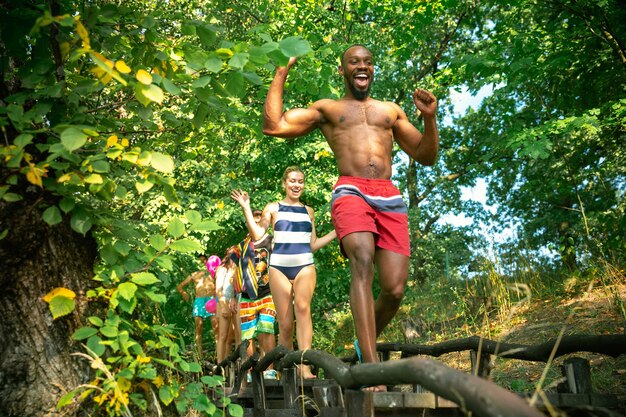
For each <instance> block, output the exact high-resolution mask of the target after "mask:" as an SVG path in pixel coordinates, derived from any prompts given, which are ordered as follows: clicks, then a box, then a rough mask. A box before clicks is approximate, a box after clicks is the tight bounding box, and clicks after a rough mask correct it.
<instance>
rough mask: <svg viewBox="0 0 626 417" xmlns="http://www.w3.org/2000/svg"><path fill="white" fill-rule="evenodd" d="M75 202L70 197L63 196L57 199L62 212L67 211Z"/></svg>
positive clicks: (72, 207)
mask: <svg viewBox="0 0 626 417" xmlns="http://www.w3.org/2000/svg"><path fill="white" fill-rule="evenodd" d="M75 205H76V202H75V201H74V199H73V198H71V197H65V198H64V199H62V200H61V201H59V207H60V208H61V210H63V213H69V212H70V211H72V210H73V209H74V206H75Z"/></svg>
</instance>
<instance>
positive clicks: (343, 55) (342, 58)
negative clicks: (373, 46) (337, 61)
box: [341, 43, 372, 67]
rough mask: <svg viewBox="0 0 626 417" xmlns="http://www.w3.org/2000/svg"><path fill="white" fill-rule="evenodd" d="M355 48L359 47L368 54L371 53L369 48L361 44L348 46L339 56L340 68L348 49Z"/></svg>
mask: <svg viewBox="0 0 626 417" xmlns="http://www.w3.org/2000/svg"><path fill="white" fill-rule="evenodd" d="M355 46H360V47H361V48H365V49H367V50H368V51H369V52H370V54H371V53H372V51H370V48H368V47H367V46H365V45H363V44H361V43H353V44H352V45H350V46H348V47H347V48H346V49H344V51H343V53H342V54H341V66H342V67H343V66H344V65H343V60H344V58H345V57H346V52H348V49H351V48H354V47H355Z"/></svg>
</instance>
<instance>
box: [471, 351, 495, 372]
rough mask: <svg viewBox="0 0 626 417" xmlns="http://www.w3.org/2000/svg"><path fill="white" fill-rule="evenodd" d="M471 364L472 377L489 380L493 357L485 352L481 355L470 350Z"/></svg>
mask: <svg viewBox="0 0 626 417" xmlns="http://www.w3.org/2000/svg"><path fill="white" fill-rule="evenodd" d="M470 362H471V364H472V375H476V376H478V377H480V378H484V379H489V372H491V355H490V354H488V353H485V352H481V353H480V358H479V357H478V352H477V351H475V350H473V349H472V350H470Z"/></svg>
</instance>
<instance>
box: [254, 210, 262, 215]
mask: <svg viewBox="0 0 626 417" xmlns="http://www.w3.org/2000/svg"><path fill="white" fill-rule="evenodd" d="M261 214H263V210H252V216H260V215H261Z"/></svg>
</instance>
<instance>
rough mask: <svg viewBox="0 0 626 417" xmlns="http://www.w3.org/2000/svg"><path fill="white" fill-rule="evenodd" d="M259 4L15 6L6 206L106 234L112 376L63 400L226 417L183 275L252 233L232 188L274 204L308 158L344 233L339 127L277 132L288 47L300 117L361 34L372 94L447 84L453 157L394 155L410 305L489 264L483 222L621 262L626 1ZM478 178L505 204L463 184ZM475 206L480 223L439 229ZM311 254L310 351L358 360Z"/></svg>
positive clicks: (5, 42)
mask: <svg viewBox="0 0 626 417" xmlns="http://www.w3.org/2000/svg"><path fill="white" fill-rule="evenodd" d="M244 3H245V4H241V2H229V1H211V0H194V1H185V2H167V1H154V0H135V1H132V2H116V1H106V0H101V1H99V0H92V1H83V2H80V3H77V2H72V1H69V0H50V1H43V0H31V1H26V2H25V1H21V0H8V1H5V2H3V4H2V5H1V6H0V31H1V32H0V33H1V39H0V60H1V61H0V68H1V83H0V100H1V101H0V126H1V128H2V145H0V156H1V157H2V162H1V165H0V197H1V198H2V199H3V203H4V204H13V203H17V202H19V201H28V202H31V203H32V205H33V206H36V207H37V208H38V209H40V210H41V211H42V215H43V219H44V220H45V222H46V223H47V224H48V225H49V226H50V228H54V227H55V225H57V224H59V223H61V222H64V221H69V222H70V224H71V227H72V228H73V229H74V230H75V231H76V232H77V233H79V234H82V235H87V236H92V237H93V238H94V239H95V240H96V242H97V244H98V248H99V255H100V256H99V258H98V259H97V260H96V262H95V265H94V274H95V275H94V280H96V281H97V283H98V285H97V288H96V289H94V290H91V291H90V292H89V293H88V294H87V296H88V298H89V299H90V300H92V301H93V302H95V301H96V300H97V301H100V302H104V303H105V304H106V305H107V313H106V316H105V317H96V316H92V317H88V318H86V320H85V323H86V324H85V326H84V327H82V328H80V329H79V330H77V331H76V332H75V333H74V335H73V337H74V339H76V340H77V341H82V342H84V343H85V344H86V346H87V348H88V349H87V350H86V352H88V354H89V357H90V358H91V360H92V361H93V364H94V365H93V367H94V369H97V370H98V373H97V375H96V378H95V379H94V382H93V384H91V385H90V386H85V387H81V388H80V389H78V390H77V391H76V392H72V393H70V394H71V395H68V396H67V397H65V398H64V399H62V400H61V404H64V403H69V402H70V401H71V400H72V399H73V398H75V397H76V395H78V394H79V393H80V394H82V396H81V397H80V398H81V400H83V399H86V398H89V401H94V402H95V403H96V404H98V405H99V406H100V407H101V408H102V409H105V410H107V412H108V413H109V414H116V413H121V414H123V413H124V412H125V409H126V407H128V406H130V407H139V408H142V409H146V407H147V406H148V405H147V394H146V393H147V392H149V390H150V389H154V390H155V391H156V392H158V396H159V398H160V400H161V402H162V404H164V405H166V406H167V405H169V404H171V403H175V404H176V406H177V407H178V409H179V410H181V411H182V410H185V409H187V408H188V407H190V406H193V407H194V408H196V409H198V410H200V411H205V412H206V413H207V414H208V415H212V414H213V413H214V412H218V411H219V410H217V411H216V408H215V406H214V405H213V404H210V403H209V402H208V401H207V400H206V397H204V396H200V395H197V394H198V393H200V392H202V390H204V389H206V387H207V386H214V385H217V384H219V383H220V381H219V378H213V377H207V376H203V377H201V378H200V377H196V378H193V379H192V378H191V377H190V376H189V375H196V374H197V373H199V372H200V371H201V367H200V364H199V361H198V360H197V358H194V357H193V355H191V354H190V352H189V350H188V349H187V345H188V344H189V343H191V340H192V338H191V334H192V329H191V324H192V323H191V320H189V318H190V314H191V311H190V309H191V307H190V306H188V305H186V304H184V303H183V301H182V299H181V298H180V297H179V296H178V295H177V294H176V292H175V291H174V287H175V285H176V284H177V283H178V282H180V281H181V280H182V279H183V278H184V277H185V276H187V275H188V274H189V273H190V272H192V271H194V270H195V269H197V268H198V265H197V263H196V260H195V257H196V255H197V254H198V253H208V254H220V255H221V254H222V253H223V252H224V249H225V248H226V247H227V246H229V245H232V244H234V243H236V242H238V241H239V240H240V239H241V238H242V237H243V236H244V235H245V225H244V222H243V218H242V215H241V213H240V210H239V209H238V207H237V205H236V204H234V203H233V202H232V201H231V200H230V198H229V195H230V191H231V190H232V189H233V188H242V189H244V190H247V191H249V192H250V194H251V196H252V201H253V205H254V207H258V208H262V207H263V206H264V205H265V204H266V203H268V202H270V201H273V200H276V199H277V198H280V195H281V192H282V190H281V187H280V176H281V174H282V171H283V170H284V168H285V167H286V166H288V165H294V164H297V165H300V166H302V167H303V169H304V171H305V173H306V176H307V189H306V192H305V197H304V200H305V202H306V203H307V204H308V205H310V206H312V207H313V208H314V209H315V210H316V222H317V226H318V233H326V232H327V231H328V230H329V229H330V228H331V227H332V225H331V223H330V216H329V197H330V193H329V190H330V189H331V187H332V185H333V183H334V181H335V180H336V169H335V165H334V160H333V156H332V153H331V152H330V149H329V147H328V146H327V144H326V143H325V141H324V140H323V138H322V137H321V136H320V135H319V134H318V133H314V134H311V135H309V136H308V137H305V138H299V139H296V140H293V141H286V140H281V139H275V138H268V137H265V136H264V135H263V134H262V132H261V123H260V121H261V112H262V105H263V100H264V97H265V94H266V91H267V87H268V85H269V81H270V80H271V77H272V74H273V69H274V68H275V66H276V65H283V64H285V63H286V62H287V60H288V57H290V56H298V57H300V58H299V60H298V62H297V63H296V65H295V67H294V68H293V70H292V71H291V73H290V75H289V80H288V83H287V93H286V97H285V101H286V106H287V107H292V106H307V105H308V104H310V103H311V102H313V101H315V100H317V99H320V98H326V97H334V98H337V97H340V96H341V94H342V88H343V86H342V80H341V79H340V78H339V76H338V74H337V65H338V59H337V57H338V56H339V55H340V54H341V52H342V51H343V50H344V49H345V47H346V46H348V45H350V44H353V43H363V44H366V45H367V46H368V47H370V48H371V50H372V51H373V53H374V54H375V56H376V62H377V74H376V81H375V84H374V89H373V95H374V96H375V97H376V98H378V99H385V100H391V101H395V102H397V103H398V104H400V105H401V106H402V107H403V108H404V109H405V110H406V112H407V114H409V118H410V119H411V120H412V121H413V122H414V123H415V124H416V125H418V126H419V124H420V119H419V115H416V114H415V111H414V107H413V104H412V103H411V99H410V96H411V92H412V91H413V90H414V88H416V87H417V86H420V87H426V88H429V89H431V90H432V91H433V92H435V94H436V95H437V96H438V98H439V103H440V116H441V117H440V120H441V123H440V126H441V138H442V139H441V140H442V146H441V147H442V150H441V156H440V160H439V162H438V164H437V165H436V166H435V167H433V168H424V167H420V166H417V165H416V164H415V163H414V161H412V160H409V159H408V158H407V157H406V156H405V155H403V154H402V153H401V152H398V154H397V155H396V159H395V167H396V172H395V176H394V179H395V180H396V181H397V183H398V184H399V185H400V187H401V188H402V190H403V191H404V193H405V195H406V196H407V199H408V202H409V206H410V216H411V227H412V231H411V233H412V241H413V245H414V246H413V247H414V255H413V257H412V268H411V283H410V285H409V287H408V292H407V296H408V299H409V300H411V297H412V295H415V294H416V293H417V291H419V289H420V286H421V284H423V283H424V282H427V281H431V282H436V281H437V280H439V279H440V278H441V277H444V276H445V277H446V278H447V279H450V280H456V281H457V282H458V281H462V280H463V279H464V278H467V276H468V274H470V273H471V272H476V271H480V270H481V268H482V270H487V269H489V268H491V267H490V266H489V267H485V265H487V264H488V262H483V261H484V257H485V256H486V253H487V252H486V249H485V248H486V247H487V246H488V245H489V243H490V242H488V240H486V237H485V234H483V233H481V230H480V229H481V228H482V227H488V226H480V224H483V225H489V226H490V227H492V231H493V232H495V231H499V230H502V229H504V228H506V226H507V225H508V224H509V222H511V221H513V222H515V223H516V224H517V227H516V232H517V234H516V235H515V239H516V241H515V242H507V244H502V245H501V246H500V247H499V248H496V250H500V255H499V256H501V257H503V258H506V259H511V260H513V261H512V262H515V261H514V256H512V252H514V251H515V250H516V247H517V246H519V245H517V244H515V243H519V242H521V241H523V242H524V246H525V247H527V248H529V250H531V251H533V252H534V253H541V251H543V250H545V249H552V250H555V253H557V254H558V255H559V258H558V259H559V261H560V264H561V265H562V266H565V267H566V268H569V269H570V270H575V269H577V268H582V269H584V268H586V267H587V266H589V261H590V260H591V259H593V258H598V257H599V258H604V259H610V260H611V261H612V262H615V263H616V264H620V263H623V262H624V253H625V252H626V250H625V249H626V242H625V240H624V236H626V220H625V218H624V209H625V201H624V190H625V181H626V171H625V170H626V148H625V147H624V137H625V133H626V132H625V130H626V94H625V90H624V88H625V87H626V58H625V57H626V49H625V47H624V44H625V39H626V27H625V25H624V24H623V22H624V21H626V9H624V8H623V7H620V4H619V2H618V1H615V0H614V1H611V0H584V1H576V2H573V3H572V2H561V1H558V0H550V1H546V2H533V1H527V0H511V1H506V2H504V1H502V2H498V1H491V2H490V1H488V2H474V1H467V2H466V1H458V0H455V1H453V0H439V1H429V2H415V1H404V0H387V1H383V2H376V4H374V3H372V2H366V1H355V2H337V1H334V0H331V1H326V2H321V1H310V0H307V1H304V0H298V1H283V0H279V1H274V2H269V1H264V0H255V1H250V2H244ZM485 86H487V87H489V88H490V90H491V91H492V94H491V95H490V96H489V97H488V98H487V99H485V100H484V101H483V103H482V104H481V105H480V106H479V107H478V108H475V109H473V108H470V110H469V111H468V112H467V114H463V115H459V114H455V113H454V104H455V103H453V102H451V94H450V92H451V91H452V90H461V89H463V88H468V89H469V91H470V92H472V93H477V92H478V91H479V90H481V88H484V87H485ZM444 120H445V121H446V122H445V123H444V122H443V121H444ZM479 179H485V180H486V181H487V183H488V193H489V201H490V203H492V204H494V205H496V206H497V208H498V211H497V214H495V215H494V214H493V213H491V212H489V211H487V210H485V209H484V207H483V206H482V205H480V204H477V203H476V202H475V201H471V200H466V199H463V198H462V197H461V196H462V191H463V187H472V186H474V185H475V184H476V182H477V180H479ZM460 213H465V215H466V216H468V217H473V218H474V221H475V223H474V225H473V226H470V227H454V226H452V225H448V224H441V221H440V219H441V218H442V217H443V216H444V215H446V214H460ZM479 222H481V223H479ZM7 233H9V230H8V229H7V230H0V238H4V237H5V236H6V235H7ZM511 243H513V244H512V245H511ZM316 263H317V267H318V286H317V290H316V296H315V300H314V303H315V304H314V306H313V307H314V308H313V311H314V314H315V317H314V322H315V323H316V324H315V326H316V334H315V337H314V339H315V342H314V344H315V347H318V348H325V349H329V350H333V351H335V352H341V350H342V349H343V345H342V344H341V343H338V341H337V339H336V338H335V337H334V335H335V334H336V332H337V328H338V326H339V325H341V326H343V325H344V323H343V322H342V323H341V324H339V323H338V317H342V318H343V317H349V316H348V315H347V314H346V311H347V293H348V286H349V278H348V277H349V271H348V268H347V265H346V263H345V261H344V259H343V258H342V257H341V255H340V252H339V248H338V245H336V244H333V245H330V246H328V247H327V248H324V249H323V250H321V251H320V252H319V253H317V254H316ZM509 266H510V265H509ZM554 266H555V267H557V268H558V267H559V265H558V264H555V265H554ZM50 290H53V288H50ZM42 296H43V294H42ZM74 296H75V294H74V292H73V291H72V289H57V290H55V291H54V292H51V293H50V294H48V295H47V297H46V301H48V302H49V303H50V308H51V312H52V314H53V316H54V317H60V316H63V315H65V314H68V313H70V312H71V311H72V310H73V309H74ZM323 318H325V319H326V320H322V319H323ZM331 318H332V320H329V319H331ZM207 327H208V326H207ZM190 380H192V381H194V382H192V383H188V382H189V381H190ZM147 387H149V388H147ZM86 394H92V395H91V396H88V395H86ZM76 398H78V397H76ZM231 411H232V412H234V413H235V415H236V413H237V412H238V410H237V409H236V408H233V409H232V410H231Z"/></svg>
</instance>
